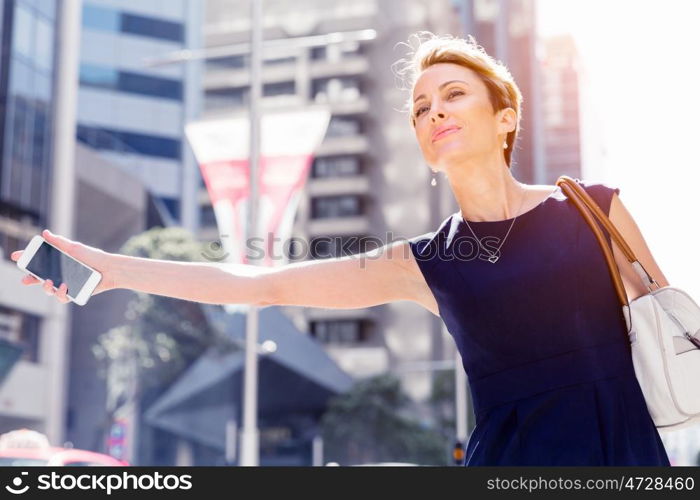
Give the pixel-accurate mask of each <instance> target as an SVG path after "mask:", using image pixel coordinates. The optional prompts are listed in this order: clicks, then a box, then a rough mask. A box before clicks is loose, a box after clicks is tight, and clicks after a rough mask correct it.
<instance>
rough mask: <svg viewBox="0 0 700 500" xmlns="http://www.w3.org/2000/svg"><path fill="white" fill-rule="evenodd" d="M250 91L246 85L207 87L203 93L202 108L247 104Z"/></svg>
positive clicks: (231, 106) (238, 106)
mask: <svg viewBox="0 0 700 500" xmlns="http://www.w3.org/2000/svg"><path fill="white" fill-rule="evenodd" d="M249 97H250V91H249V89H248V88H247V87H237V88H228V89H208V90H207V91H206V92H205V94H204V108H205V109H206V110H208V111H209V110H217V109H219V108H242V107H245V106H248V100H249Z"/></svg>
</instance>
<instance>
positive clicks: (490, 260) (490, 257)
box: [489, 255, 498, 264]
mask: <svg viewBox="0 0 700 500" xmlns="http://www.w3.org/2000/svg"><path fill="white" fill-rule="evenodd" d="M497 260H498V255H489V262H490V263H491V264H495V263H496V261H497Z"/></svg>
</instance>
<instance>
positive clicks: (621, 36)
mask: <svg viewBox="0 0 700 500" xmlns="http://www.w3.org/2000/svg"><path fill="white" fill-rule="evenodd" d="M0 5H1V7H0V247H1V251H0V254H1V255H2V257H3V260H2V261H0V280H1V281H2V283H3V286H2V287H0V349H1V351H0V433H7V432H9V431H13V430H18V429H30V430H34V431H37V432H38V433H39V434H31V436H33V438H32V439H29V438H28V439H29V440H30V441H32V442H33V443H35V444H36V443H37V442H39V444H38V445H36V446H40V445H41V446H44V447H45V446H46V445H48V444H50V445H51V446H53V447H56V448H57V450H61V451H62V452H65V450H66V449H67V450H70V449H73V450H88V451H92V452H95V453H99V454H102V455H109V456H112V457H114V458H116V459H119V460H124V461H126V462H127V463H129V464H133V465H226V464H231V465H235V464H239V463H240V452H239V448H240V428H241V422H242V418H243V417H242V414H243V408H242V402H243V386H242V382H243V373H244V352H243V351H244V345H245V313H246V309H245V308H239V309H237V308H235V307H229V308H224V307H220V306H210V305H204V304H197V303H192V302H185V301H177V300H174V299H169V298H165V297H158V296H145V295H142V294H136V293H133V292H131V291H126V290H117V291H112V292H110V293H106V294H101V295H98V296H96V297H93V298H91V300H90V302H89V303H88V304H87V305H86V306H84V307H78V306H75V305H73V304H70V305H61V304H59V303H58V302H57V301H56V300H54V299H53V298H50V297H48V296H46V295H45V294H44V292H43V291H42V290H41V289H40V288H39V287H24V286H21V285H20V277H21V275H22V273H21V272H20V271H19V270H18V269H17V268H16V265H15V263H14V262H12V261H11V260H10V257H9V256H10V253H11V252H13V251H14V250H18V249H23V248H24V247H25V245H26V244H27V242H28V241H29V240H30V239H31V238H32V236H34V235H35V234H38V233H39V232H40V231H41V230H42V229H43V228H50V229H52V230H53V231H54V232H57V233H59V234H64V235H65V236H68V237H71V238H73V239H76V240H79V241H81V242H83V243H86V244H89V245H92V246H96V247H99V248H102V249H104V250H106V251H110V252H120V253H126V254H130V255H139V256H146V257H153V258H162V259H173V260H188V261H202V260H204V259H208V260H215V259H216V256H215V255H211V254H209V253H207V252H214V253H215V252H217V251H220V252H223V251H224V250H230V249H231V241H230V239H231V237H232V235H231V233H230V232H229V231H228V229H227V228H222V227H221V221H222V220H225V219H226V216H227V215H228V216H229V217H230V216H231V214H226V213H225V210H224V209H217V210H215V208H214V205H215V204H214V202H213V199H212V197H213V194H212V193H214V192H215V191H216V186H214V185H213V184H214V182H215V179H216V177H215V173H211V177H209V178H206V177H207V175H203V172H205V168H204V167H205V165H204V162H203V161H202V160H201V156H200V153H199V151H195V150H196V149H197V148H198V147H199V146H198V145H197V144H195V139H196V137H197V134H196V131H197V129H196V127H199V126H206V125H207V124H216V123H217V121H218V122H222V123H223V122H226V120H232V121H233V122H236V120H238V122H236V123H245V121H246V120H247V118H246V117H247V116H248V114H247V113H248V109H249V105H250V99H251V92H250V86H251V71H250V68H251V58H250V40H251V26H252V24H251V22H252V21H251V19H252V18H251V7H250V1H249V0H84V1H82V2H80V1H77V0H63V1H61V0H3V1H2V2H1V3H0ZM699 13H700V11H699V10H698V7H697V6H696V5H695V3H693V2H682V1H670V2H659V1H651V0H649V1H627V0H614V1H606V2H603V1H587V2H583V1H579V0H561V1H560V0H539V1H538V0H353V1H351V2H349V1H345V0H295V1H291V0H286V1H285V0H265V2H264V7H263V17H262V22H261V30H262V36H263V39H264V40H265V42H264V43H265V50H264V51H263V52H262V71H261V78H262V98H261V100H260V101H261V102H260V106H261V111H262V114H263V115H265V114H268V115H270V116H273V115H274V113H280V114H283V113H304V112H306V111H308V110H322V111H323V112H324V113H327V115H328V117H327V120H326V122H324V123H325V124H326V125H327V126H326V128H325V129H324V134H322V141H320V139H321V138H319V142H320V145H319V146H318V147H316V148H314V150H313V151H308V152H302V154H307V153H308V154H310V155H311V156H310V161H311V163H310V165H309V168H308V170H304V169H303V168H302V169H300V170H299V175H300V176H299V177H297V178H295V179H293V182H296V183H297V184H294V185H291V184H290V185H287V186H286V187H285V189H286V191H285V193H286V194H285V196H286V198H285V197H282V198H281V199H283V201H282V202H279V200H277V201H278V202H279V203H278V205H276V208H279V207H280V206H281V207H282V208H284V209H285V210H286V212H284V214H286V215H287V217H286V218H284V217H282V220H283V222H280V223H279V226H277V227H279V228H280V232H282V233H284V232H285V231H286V233H287V234H290V235H292V236H294V237H295V238H299V239H301V240H304V241H307V242H310V246H309V251H308V252H307V253H306V254H305V255H303V257H302V258H304V259H319V258H327V257H329V256H333V255H338V253H339V252H340V249H341V248H340V247H341V246H342V245H343V244H344V243H348V245H349V247H350V248H351V250H352V251H354V252H357V251H360V250H361V249H362V248H363V247H362V241H363V240H364V239H368V238H372V237H379V238H382V239H383V238H384V235H386V234H387V233H388V232H393V234H394V235H396V236H397V237H411V236H414V235H418V234H422V233H425V232H427V231H432V230H434V229H435V228H436V227H437V226H438V225H439V224H440V222H441V221H442V220H444V219H445V217H447V216H448V215H449V214H451V213H453V212H454V211H455V210H456V209H457V207H456V203H455V201H454V199H453V197H452V195H451V192H450V190H449V186H448V185H447V183H446V182H444V181H443V182H440V181H441V180H442V178H441V177H439V178H438V183H437V186H435V187H431V185H430V179H431V177H430V170H429V169H428V168H427V167H426V165H425V163H424V162H423V160H422V156H421V153H420V150H419V148H418V145H417V143H416V141H415V138H414V136H413V132H412V130H411V128H410V126H409V123H408V120H407V118H406V116H405V114H403V113H401V112H400V111H399V110H400V109H401V108H402V106H403V102H404V99H405V97H406V94H405V92H404V91H402V90H401V89H400V88H399V87H398V85H397V81H396V78H395V76H394V74H393V73H392V70H391V65H392V63H393V62H394V61H396V60H397V59H399V58H401V57H403V56H404V55H405V49H402V47H401V46H400V45H397V44H399V42H405V41H407V39H408V37H409V35H410V34H411V33H414V32H416V31H418V30H429V31H432V32H434V33H437V34H445V33H451V34H454V35H457V36H466V35H468V34H471V35H473V36H474V37H475V39H476V41H477V42H478V43H479V44H480V45H482V46H483V47H484V48H485V49H486V50H487V52H488V53H489V54H491V55H493V56H494V57H495V58H497V59H500V60H502V61H503V62H504V63H506V65H507V66H508V67H509V69H510V70H511V72H512V73H513V75H514V77H515V79H516V81H517V83H518V85H519V87H520V89H521V91H522V92H523V94H524V105H523V116H522V122H521V124H522V125H521V133H520V138H519V142H518V144H517V146H516V148H515V153H514V158H515V163H514V166H513V174H514V175H515V177H516V178H518V179H519V180H520V181H522V182H525V183H534V184H554V182H555V180H556V179H557V177H559V176H560V175H562V174H566V175H569V176H572V177H578V178H585V179H590V180H593V181H600V182H605V183H608V184H609V185H611V186H615V187H619V188H620V197H621V199H622V200H623V201H624V202H625V204H626V205H627V207H628V208H629V209H630V211H631V213H632V214H633V215H634V216H635V219H636V220H637V222H638V224H639V226H640V228H641V229H642V232H643V234H644V235H645V237H646V238H647V242H648V243H649V246H650V248H651V250H652V252H653V253H654V255H655V257H656V259H657V261H658V263H659V265H660V267H661V268H662V269H663V270H664V273H665V274H666V276H667V278H668V279H669V281H670V283H671V284H672V285H675V286H679V287H681V288H684V289H686V290H688V291H689V292H690V293H691V294H693V295H694V297H700V268H699V267H698V266H697V261H696V260H695V254H696V248H697V240H698V237H697V235H696V234H695V230H696V228H697V224H696V223H693V222H691V221H692V220H693V218H694V216H695V215H696V214H697V213H698V210H697V206H696V204H695V203H691V201H695V195H696V192H697V188H696V183H697V181H698V180H700V176H699V175H698V172H699V171H700V164H699V161H698V159H697V155H696V153H695V150H694V147H695V145H696V144H697V138H696V134H697V130H698V124H697V116H700V105H699V104H698V102H697V99H695V97H694V93H693V91H694V84H695V82H696V81H697V76H698V71H697V65H696V64H695V63H694V62H693V61H694V60H695V59H696V54H695V53H694V49H695V48H696V47H697V46H698V42H700V40H698V38H699V35H698V34H697V29H696V28H695V26H694V25H695V24H696V23H697V21H698V20H699V18H700V17H699V16H698V14H699ZM233 122H232V123H233ZM186 129H187V130H188V134H187V135H186ZM311 142H313V141H311ZM202 147H203V146H202ZM264 147H265V146H263V154H264V153H265V151H264ZM195 152H196V153H197V156H195ZM297 153H299V152H298V151H297ZM220 194H221V193H219V195H220ZM217 196H218V195H217ZM269 210H271V212H269ZM269 210H268V212H269V213H273V212H274V210H275V209H274V208H273V209H269ZM274 213H276V212H274ZM284 214H282V215H284ZM290 214H291V215H290ZM217 221H218V222H219V224H218V225H217ZM285 224H286V225H285ZM227 232H228V234H226V233H227ZM233 236H236V235H233ZM238 236H240V235H238ZM327 236H332V237H333V238H334V239H333V240H332V241H334V242H335V243H337V244H329V243H328V240H327V239H325V240H324V239H320V238H322V237H327ZM226 238H229V241H228V242H227V241H224V240H225V239H226ZM316 240H318V242H317V243H316V244H314V243H313V242H314V241H316ZM290 260H296V259H294V258H293V256H292V257H290ZM259 343H260V349H259V352H258V359H259V378H258V380H259V389H258V414H257V423H258V427H259V432H260V434H259V463H260V464H261V465H324V464H327V463H329V462H335V463H339V464H340V465H352V464H366V463H380V462H409V463H416V464H421V465H437V464H440V465H450V464H454V463H456V462H457V461H458V459H459V458H460V456H461V455H460V453H459V450H458V445H457V443H462V444H464V443H465V442H466V439H467V437H468V433H469V432H471V429H472V428H473V425H474V422H473V414H472V412H471V406H470V400H469V393H468V391H467V389H466V385H465V382H464V380H463V378H464V377H463V376H461V375H463V374H460V372H461V365H459V360H458V358H457V354H456V352H455V346H454V343H453V340H452V339H451V337H450V335H449V333H448V332H447V331H446V330H445V328H444V326H443V324H442V322H441V321H440V320H439V318H437V317H435V316H434V315H432V314H431V313H429V312H427V311H425V310H423V309H422V308H420V307H419V306H417V305H415V304H412V303H407V302H406V303H392V304H386V305H382V306H378V307H373V308H368V309H355V310H328V309H316V308H302V307H276V306H273V307H266V308H262V309H260V310H259ZM455 366H457V367H458V369H457V372H455ZM23 432H24V434H23V435H24V436H28V435H30V433H28V432H27V431H23ZM31 436H30V437H31ZM36 436H43V437H45V439H46V441H45V442H44V441H42V439H43V437H39V438H37V437H36ZM662 438H663V440H664V443H665V445H666V447H667V451H668V453H669V456H670V458H671V461H672V463H673V464H674V465H700V428H698V426H696V427H695V428H690V429H687V430H682V431H676V432H670V433H663V434H662ZM562 446H565V443H562ZM0 448H2V440H0ZM1 452H2V450H0V464H6V463H30V462H31V458H30V457H26V458H25V459H24V460H25V461H24V462H22V461H21V460H19V459H17V458H16V457H15V458H14V459H13V458H12V454H11V453H10V454H5V455H3V454H2V453H1ZM95 456H96V455H95ZM3 457H10V458H3ZM455 457H456V458H455ZM93 458H94V457H93ZM37 460H39V462H37V463H41V460H43V459H37ZM76 462H83V463H103V462H99V460H97V459H96V458H94V460H93V459H92V458H90V457H89V456H88V457H87V458H86V457H85V456H81V457H80V458H76V459H75V460H74V463H76Z"/></svg>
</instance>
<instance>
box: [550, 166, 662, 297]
mask: <svg viewBox="0 0 700 500" xmlns="http://www.w3.org/2000/svg"><path fill="white" fill-rule="evenodd" d="M557 185H558V186H561V188H562V191H564V192H565V194H566V195H567V197H569V198H570V199H571V200H572V202H573V203H574V205H575V206H576V208H577V209H578V210H579V211H580V212H581V215H582V216H583V218H584V219H585V220H586V222H587V223H588V225H589V226H590V227H591V229H592V230H593V233H594V234H595V236H596V238H597V239H598V243H599V244H600V246H601V248H602V250H603V254H604V255H605V260H606V262H607V264H608V269H609V271H610V276H611V277H612V280H613V284H614V285H615V291H616V292H617V294H618V298H619V299H620V303H621V304H622V305H629V303H628V301H627V294H626V293H625V288H624V285H623V284H622V278H621V276H620V271H619V269H618V267H617V264H616V262H615V258H614V256H613V253H612V251H611V249H610V247H609V246H608V244H607V241H606V239H605V238H604V237H603V234H602V233H601V231H600V228H599V227H598V224H597V223H596V222H595V221H594V219H593V216H595V217H596V218H597V219H598V221H599V222H600V223H601V224H602V225H603V227H605V229H606V230H607V231H608V233H609V234H610V236H611V238H612V240H613V241H614V242H615V244H616V245H617V247H618V248H619V249H620V250H621V251H622V254H623V255H624V256H625V258H626V259H627V261H628V262H630V263H631V264H632V267H633V269H634V271H635V272H636V273H637V275H638V276H639V279H640V280H641V281H642V283H643V284H644V286H646V287H647V289H648V290H649V291H651V287H650V285H652V284H655V285H656V287H657V288H661V286H660V285H659V283H658V282H657V281H656V280H655V279H654V278H653V277H652V276H651V274H649V272H647V270H646V269H645V268H644V266H643V265H642V264H641V263H640V262H639V261H638V259H637V257H636V256H635V255H634V252H633V251H632V249H631V248H630V247H629V245H627V242H626V241H625V239H624V238H623V237H622V235H621V234H620V232H619V231H618V230H617V228H616V227H615V225H614V224H613V223H612V221H611V220H610V219H609V218H608V216H607V215H606V214H605V213H604V212H603V211H602V210H601V209H600V207H599V206H598V204H597V203H596V202H595V200H593V198H592V197H591V196H590V195H589V194H588V192H586V190H585V189H583V187H582V186H581V185H580V183H579V179H572V178H571V177H569V176H567V175H562V176H560V177H559V179H557Z"/></svg>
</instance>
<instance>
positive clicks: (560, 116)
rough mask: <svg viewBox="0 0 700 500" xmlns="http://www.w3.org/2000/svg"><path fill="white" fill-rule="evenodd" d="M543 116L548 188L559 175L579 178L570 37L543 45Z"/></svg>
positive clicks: (575, 71) (576, 91) (574, 66)
mask: <svg viewBox="0 0 700 500" xmlns="http://www.w3.org/2000/svg"><path fill="white" fill-rule="evenodd" d="M542 44H543V48H544V58H543V60H542V61H541V62H540V65H541V72H542V97H543V98H542V113H543V117H544V119H543V127H544V137H545V158H546V162H547V178H546V182H547V183H548V184H551V183H554V182H555V181H556V180H557V178H558V177H559V176H560V175H562V174H565V175H568V176H571V177H579V178H580V177H581V119H582V116H581V112H580V109H581V106H580V98H579V62H578V53H577V50H576V45H575V43H574V40H573V38H572V37H571V36H569V35H565V36H557V37H551V38H548V39H546V40H543V41H542Z"/></svg>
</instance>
